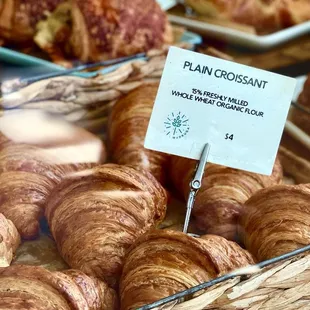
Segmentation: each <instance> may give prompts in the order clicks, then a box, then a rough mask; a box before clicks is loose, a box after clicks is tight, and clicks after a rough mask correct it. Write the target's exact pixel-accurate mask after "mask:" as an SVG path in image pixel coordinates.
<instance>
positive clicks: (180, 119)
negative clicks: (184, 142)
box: [164, 112, 189, 139]
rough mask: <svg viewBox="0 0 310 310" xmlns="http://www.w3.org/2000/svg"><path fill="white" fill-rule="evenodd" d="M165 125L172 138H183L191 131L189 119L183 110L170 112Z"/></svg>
mask: <svg viewBox="0 0 310 310" xmlns="http://www.w3.org/2000/svg"><path fill="white" fill-rule="evenodd" d="M164 125H165V133H166V135H167V136H169V137H170V138H172V139H181V138H183V137H184V136H186V135H187V133H188V132H189V119H188V118H187V117H186V115H185V114H181V112H177V113H171V114H169V115H168V116H167V119H166V121H165V122H164Z"/></svg>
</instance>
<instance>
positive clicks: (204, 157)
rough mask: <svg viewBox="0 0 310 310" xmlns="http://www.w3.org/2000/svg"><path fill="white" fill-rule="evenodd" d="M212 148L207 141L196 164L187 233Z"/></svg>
mask: <svg viewBox="0 0 310 310" xmlns="http://www.w3.org/2000/svg"><path fill="white" fill-rule="evenodd" d="M210 148H211V146H210V144H209V143H206V144H205V146H204V148H203V150H202V153H201V156H200V160H199V163H198V164H197V166H196V170H195V175H194V178H193V179H192V181H191V182H190V192H189V195H188V199H187V206H186V209H187V210H186V217H185V222H184V227H183V232H184V233H187V230H188V225H189V221H190V218H191V213H192V209H193V207H194V203H195V198H196V195H197V192H198V191H199V189H200V187H201V182H202V177H203V174H204V171H205V167H206V164H207V161H208V157H209V153H210Z"/></svg>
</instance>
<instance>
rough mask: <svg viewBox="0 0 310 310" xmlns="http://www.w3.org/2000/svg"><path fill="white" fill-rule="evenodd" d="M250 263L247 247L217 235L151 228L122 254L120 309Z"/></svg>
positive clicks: (148, 300)
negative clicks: (123, 258) (197, 236)
mask: <svg viewBox="0 0 310 310" xmlns="http://www.w3.org/2000/svg"><path fill="white" fill-rule="evenodd" d="M253 263H254V261H253V259H252V257H251V255H250V254H249V253H248V252H247V251H245V250H243V249H242V248H241V247H239V246H238V245H237V244H236V243H234V242H232V241H227V240H226V239H224V238H222V237H219V236H213V235H206V236H202V237H201V238H195V237H191V236H189V235H186V234H184V233H182V232H174V231H169V230H154V231H151V232H149V233H147V234H145V235H143V236H142V237H141V238H139V239H138V241H137V242H136V243H135V244H134V245H133V246H132V248H131V249H130V251H129V252H128V254H127V255H126V259H125V265H124V268H123V273H122V278H121V282H120V298H121V309H122V310H131V309H137V308H139V307H141V306H144V305H147V304H149V303H152V302H155V301H157V300H159V299H162V298H164V297H167V296H170V295H172V294H174V293H177V292H179V291H182V290H185V289H188V288H190V287H193V286H195V285H198V284H199V283H203V282H206V281H208V280H211V279H213V278H216V277H217V276H219V275H222V274H226V273H227V272H229V271H232V270H234V269H236V268H239V267H244V266H246V265H249V264H253Z"/></svg>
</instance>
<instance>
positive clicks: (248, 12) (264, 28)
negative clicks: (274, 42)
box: [185, 0, 310, 32]
mask: <svg viewBox="0 0 310 310" xmlns="http://www.w3.org/2000/svg"><path fill="white" fill-rule="evenodd" d="M185 3H186V4H187V5H189V6H191V7H192V8H193V9H194V10H195V11H196V12H198V13H199V14H202V15H206V16H209V17H214V18H217V19H225V20H229V21H233V22H237V23H241V24H247V25H251V26H254V27H255V28H256V29H257V31H258V32H270V31H277V30H280V29H283V28H285V27H290V26H293V25H296V24H300V23H303V22H305V21H307V20H310V2H309V0H272V1H270V0H185Z"/></svg>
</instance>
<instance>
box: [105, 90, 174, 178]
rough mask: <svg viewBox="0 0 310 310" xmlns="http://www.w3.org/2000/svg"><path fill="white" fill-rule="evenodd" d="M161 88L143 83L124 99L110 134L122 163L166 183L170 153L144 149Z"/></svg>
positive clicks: (114, 111)
mask: <svg viewBox="0 0 310 310" xmlns="http://www.w3.org/2000/svg"><path fill="white" fill-rule="evenodd" d="M157 90H158V85H157V84H149V85H143V86H141V87H139V88H137V89H135V90H133V91H132V92H130V93H129V94H127V95H126V96H124V97H123V98H121V99H120V100H119V101H118V102H117V103H116V104H115V106H114V107H113V109H112V112H111V117H110V128H109V137H110V144H111V145H110V147H111V151H112V155H113V158H114V160H115V161H116V162H117V163H118V164H121V165H131V166H134V167H136V168H142V169H145V170H148V171H150V172H151V173H152V174H153V175H154V176H155V177H156V179H157V180H158V181H159V182H161V183H162V184H164V183H165V179H166V173H167V169H168V166H167V164H168V155H167V154H163V153H159V152H155V151H151V150H147V149H145V148H144V139H145V135H146V131H147V128H148V124H149V121H150V117H151V114H152V110H153V105H154V101H155V98H156V94H157Z"/></svg>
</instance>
